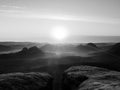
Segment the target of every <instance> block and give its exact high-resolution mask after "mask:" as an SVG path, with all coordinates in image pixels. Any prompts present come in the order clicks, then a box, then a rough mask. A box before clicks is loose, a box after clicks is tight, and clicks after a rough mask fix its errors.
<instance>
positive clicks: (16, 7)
mask: <svg viewBox="0 0 120 90" xmlns="http://www.w3.org/2000/svg"><path fill="white" fill-rule="evenodd" d="M0 7H1V8H9V9H10V8H11V9H23V7H20V6H13V5H1V6H0Z"/></svg>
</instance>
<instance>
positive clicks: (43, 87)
mask: <svg viewBox="0 0 120 90" xmlns="http://www.w3.org/2000/svg"><path fill="white" fill-rule="evenodd" d="M0 90H52V77H51V76H50V75H49V74H46V73H38V72H31V73H9V74H1V75H0Z"/></svg>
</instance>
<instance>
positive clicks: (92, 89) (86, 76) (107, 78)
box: [63, 66, 120, 90]
mask: <svg viewBox="0 0 120 90" xmlns="http://www.w3.org/2000/svg"><path fill="white" fill-rule="evenodd" d="M119 89H120V72H116V71H110V70H107V69H104V68H98V67H92V66H74V67H71V68H69V69H68V70H66V71H65V72H64V75H63V90H119Z"/></svg>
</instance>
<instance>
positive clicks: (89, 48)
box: [76, 44, 98, 52]
mask: <svg viewBox="0 0 120 90" xmlns="http://www.w3.org/2000/svg"><path fill="white" fill-rule="evenodd" d="M93 46H94V45H93V44H92V45H91V44H87V45H81V44H80V45H78V46H77V47H76V48H77V49H78V50H80V51H81V52H93V51H97V50H98V49H96V48H95V46H94V47H93Z"/></svg>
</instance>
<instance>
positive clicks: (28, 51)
mask: <svg viewBox="0 0 120 90" xmlns="http://www.w3.org/2000/svg"><path fill="white" fill-rule="evenodd" d="M43 54H44V52H43V51H42V50H41V49H39V48H38V47H36V46H33V47H31V48H26V47H25V48H23V49H22V50H21V51H19V52H16V53H8V54H1V55H0V58H1V57H2V58H21V57H22V58H26V57H28V58H29V57H33V56H38V55H39V56H41V55H43Z"/></svg>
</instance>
